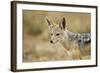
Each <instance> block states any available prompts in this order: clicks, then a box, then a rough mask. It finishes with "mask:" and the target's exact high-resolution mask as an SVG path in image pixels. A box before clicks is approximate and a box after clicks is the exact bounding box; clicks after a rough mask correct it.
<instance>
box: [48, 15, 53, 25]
mask: <svg viewBox="0 0 100 73" xmlns="http://www.w3.org/2000/svg"><path fill="white" fill-rule="evenodd" d="M46 21H47V23H48V25H49V26H52V25H53V24H52V22H51V21H50V19H49V18H48V17H46Z"/></svg>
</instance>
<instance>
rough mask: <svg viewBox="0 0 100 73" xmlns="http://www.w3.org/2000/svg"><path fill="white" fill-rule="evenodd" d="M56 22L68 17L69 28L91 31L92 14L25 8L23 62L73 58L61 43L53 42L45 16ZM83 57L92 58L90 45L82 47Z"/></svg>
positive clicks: (80, 31) (75, 30)
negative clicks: (51, 41)
mask: <svg viewBox="0 0 100 73" xmlns="http://www.w3.org/2000/svg"><path fill="white" fill-rule="evenodd" d="M46 16H48V17H49V18H50V19H52V20H53V21H54V22H55V23H58V22H59V21H60V20H61V19H62V17H65V18H66V21H67V28H68V29H69V30H70V31H73V32H79V33H83V32H90V24H91V23H90V14H88V13H87V14H86V13H62V12H46V11H29V10H28V11H27V10H23V26H24V28H23V29H24V31H23V33H24V36H23V38H24V39H23V62H39V61H61V60H71V58H70V57H68V55H67V53H66V49H64V48H63V46H62V45H61V44H60V43H56V44H51V43H50V42H49V40H50V35H49V30H48V26H47V23H46V20H45V17H46ZM82 51H83V52H82V59H90V57H91V56H90V52H91V50H90V46H89V45H88V44H87V46H86V48H84V49H82Z"/></svg>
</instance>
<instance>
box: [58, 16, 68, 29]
mask: <svg viewBox="0 0 100 73" xmlns="http://www.w3.org/2000/svg"><path fill="white" fill-rule="evenodd" d="M59 27H60V28H61V29H63V30H65V27H66V19H65V18H64V17H63V19H62V20H61V22H60V24H59Z"/></svg>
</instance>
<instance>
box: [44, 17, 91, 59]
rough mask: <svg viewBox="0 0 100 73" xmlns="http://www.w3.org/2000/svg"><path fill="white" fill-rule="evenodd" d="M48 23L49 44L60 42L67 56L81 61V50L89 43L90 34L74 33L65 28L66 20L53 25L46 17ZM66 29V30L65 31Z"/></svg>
mask: <svg viewBox="0 0 100 73" xmlns="http://www.w3.org/2000/svg"><path fill="white" fill-rule="evenodd" d="M46 21H47V23H48V27H49V31H50V35H51V40H50V42H51V43H57V42H60V43H61V44H62V46H63V47H64V48H65V49H66V52H67V54H68V56H70V57H71V58H72V59H73V60H78V59H81V49H82V48H84V46H85V45H86V44H88V43H90V42H91V34H90V33H83V34H80V33H75V32H71V31H69V30H68V29H67V28H66V19H65V18H63V19H62V20H61V22H60V23H59V24H56V25H55V23H53V22H52V21H51V20H50V19H48V17H46ZM65 28H66V29H65Z"/></svg>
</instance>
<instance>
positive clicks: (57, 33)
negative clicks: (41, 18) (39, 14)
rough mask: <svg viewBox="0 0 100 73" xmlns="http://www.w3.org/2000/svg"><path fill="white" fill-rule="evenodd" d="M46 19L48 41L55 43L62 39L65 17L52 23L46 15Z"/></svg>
mask: <svg viewBox="0 0 100 73" xmlns="http://www.w3.org/2000/svg"><path fill="white" fill-rule="evenodd" d="M46 21H47V23H48V27H49V31H50V36H51V39H50V42H51V43H57V42H60V41H62V40H63V35H64V31H65V24H66V21H65V18H63V19H62V20H61V22H59V24H55V23H53V22H52V21H51V20H50V19H49V18H47V17H46Z"/></svg>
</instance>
